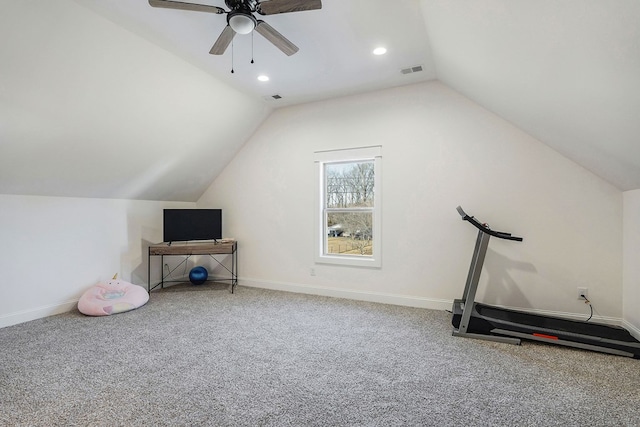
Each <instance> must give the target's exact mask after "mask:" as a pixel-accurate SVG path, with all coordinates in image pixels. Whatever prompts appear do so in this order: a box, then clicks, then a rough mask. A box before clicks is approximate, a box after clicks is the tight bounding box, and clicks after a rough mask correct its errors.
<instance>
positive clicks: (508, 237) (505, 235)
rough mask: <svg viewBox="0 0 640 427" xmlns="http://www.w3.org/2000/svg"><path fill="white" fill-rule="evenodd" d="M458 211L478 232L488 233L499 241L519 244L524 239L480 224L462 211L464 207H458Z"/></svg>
mask: <svg viewBox="0 0 640 427" xmlns="http://www.w3.org/2000/svg"><path fill="white" fill-rule="evenodd" d="M456 210H457V211H458V213H459V214H460V216H461V217H462V219H463V220H464V221H469V223H471V225H473V226H474V227H476V228H477V229H478V230H480V231H482V232H483V233H487V234H489V235H491V236H493V237H498V238H499V239H506V240H515V241H517V242H522V237H517V236H512V235H511V233H505V232H503V231H495V230H492V229H490V228H489V226H488V225H486V224H482V223H481V222H479V221H478V220H477V219H475V218H474V217H472V216H470V215H467V214H466V212H465V211H463V210H462V207H460V206H458V207H457V208H456Z"/></svg>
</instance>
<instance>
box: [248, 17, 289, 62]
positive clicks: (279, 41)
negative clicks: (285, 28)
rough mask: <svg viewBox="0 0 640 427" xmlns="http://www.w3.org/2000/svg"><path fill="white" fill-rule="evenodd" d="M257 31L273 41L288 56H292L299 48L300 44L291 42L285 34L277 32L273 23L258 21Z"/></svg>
mask: <svg viewBox="0 0 640 427" xmlns="http://www.w3.org/2000/svg"><path fill="white" fill-rule="evenodd" d="M256 31H257V32H258V33H260V35H261V36H262V37H264V38H265V39H267V40H269V41H270V42H271V43H273V45H274V46H275V47H277V48H278V49H280V50H281V51H283V52H284V53H285V54H286V55H287V56H291V55H293V54H294V53H296V52H297V51H298V50H299V49H298V46H296V45H295V44H293V43H291V42H290V41H289V40H287V38H286V37H285V36H283V35H282V34H280V33H279V32H277V31H276V30H275V29H274V28H273V27H272V26H271V25H269V24H267V23H266V22H264V21H258V25H256Z"/></svg>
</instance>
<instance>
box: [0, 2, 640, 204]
mask: <svg viewBox="0 0 640 427" xmlns="http://www.w3.org/2000/svg"><path fill="white" fill-rule="evenodd" d="M191 1H192V2H198V1H196V0H191ZM198 3H202V4H208V5H215V6H219V7H224V8H226V6H225V4H224V2H223V0H202V1H199V2H198ZM3 7H4V9H5V10H4V12H3V14H2V15H0V40H1V41H0V55H1V57H2V59H3V60H2V64H1V65H0V77H2V80H1V81H0V138H2V144H3V146H2V147H1V150H2V156H0V178H1V179H0V193H15V194H51V195H76V196H84V197H130V198H142V199H159V200H196V199H197V197H198V195H199V194H201V193H202V191H204V189H205V188H206V186H207V185H208V184H209V183H210V182H211V180H212V179H213V178H214V177H215V176H216V175H217V173H218V172H219V171H220V170H221V168H222V167H224V164H226V162H228V161H229V160H230V158H231V157H233V155H234V153H235V152H236V151H237V149H238V148H239V147H240V146H241V145H242V143H243V142H244V141H245V140H246V139H247V138H248V137H249V136H250V135H251V133H252V132H253V131H254V130H255V129H256V128H257V126H259V124H260V123H261V122H262V121H263V120H264V119H265V118H266V117H267V116H268V114H269V112H270V111H271V110H272V109H274V108H280V107H284V106H291V105H296V104H299V103H304V102H310V101H314V100H319V99H327V98H331V97H338V96H343V95H348V94H353V93H359V92H365V91H371V90H376V89H382V88H387V87H393V86H399V85H406V84H411V83H416V82H420V81H425V80H432V79H438V80H440V81H442V82H444V83H445V84H447V85H448V86H450V87H452V88H453V89H455V90H457V91H459V92H461V93H462V94H464V95H465V96H467V97H469V98H470V99H472V100H473V101H475V102H477V103H478V104H480V105H482V106H483V107H485V108H487V109H489V110H491V111H493V112H494V113H496V114H498V115H499V116H501V117H503V118H504V119H506V120H508V121H510V122H512V123H513V124H515V125H516V126H518V127H519V128H521V129H523V130H524V131H526V132H527V133H529V134H531V135H532V136H534V137H535V138H537V139H539V140H540V141H542V142H544V143H546V144H548V145H549V146H551V147H552V148H554V149H555V150H557V151H558V152H560V153H562V154H563V155H565V156H567V157H569V158H571V159H573V160H574V161H576V162H578V163H579V164H581V165H583V166H584V167H585V168H587V169H589V170H591V171H593V172H594V173H596V174H598V175H599V176H601V177H603V178H604V179H606V180H608V181H609V182H611V183H612V184H614V185H615V186H617V187H618V188H619V189H621V190H629V189H637V188H640V120H639V119H640V77H639V76H640V29H639V28H640V26H639V25H638V22H640V2H638V1H637V0H477V1H467V0H393V1H388V0H387V1H382V0H340V1H338V0H324V1H323V7H322V9H321V10H314V11H305V12H295V13H287V14H279V15H270V16H265V17H261V19H264V20H265V21H266V22H268V23H269V24H270V25H272V26H273V27H274V28H276V29H277V30H278V31H279V32H281V33H282V34H283V35H284V36H285V37H287V38H288V39H289V40H291V41H292V42H293V43H294V44H296V45H297V46H298V47H299V48H300V51H299V52H298V53H296V54H295V55H293V56H290V57H289V56H286V55H284V54H283V53H282V52H280V51H279V50H278V49H276V48H275V47H274V46H273V45H272V44H270V43H269V42H267V41H266V40H265V39H264V38H263V37H261V36H260V35H257V34H255V35H254V36H253V37H252V36H251V35H246V36H237V37H236V38H235V40H234V43H233V50H231V47H230V48H229V49H227V51H226V52H225V54H224V55H220V56H218V55H210V54H209V50H210V49H211V46H212V45H213V43H214V41H215V40H216V39H217V37H218V35H219V34H220V32H221V31H222V29H223V28H224V26H225V25H226V21H225V15H216V14H209V13H202V12H193V11H184V10H170V9H160V8H153V7H150V6H149V4H148V1H147V0H110V1H104V0H73V1H72V0H66V1H56V2H42V1H38V0H20V1H19V2H6V4H5V5H3ZM378 46H384V47H386V48H387V50H388V51H387V54H386V55H383V56H375V55H373V54H372V53H371V52H372V50H373V49H374V48H375V47H378ZM176 56H178V57H180V58H181V59H182V60H183V61H176V60H175V57H176ZM172 58H173V59H172ZM252 58H253V59H254V63H253V64H251V63H250V61H251V59H252ZM416 66H420V67H421V69H422V71H418V72H412V73H402V72H401V70H403V69H407V68H412V67H416ZM232 68H233V70H234V73H231V72H230V71H231V69H232ZM260 74H265V75H268V76H269V78H270V80H269V81H268V82H260V81H258V80H257V76H258V75H260ZM273 95H279V96H281V99H278V100H275V99H274V98H272V96H273ZM123 106H126V107H124V108H123ZM132 117H133V118H134V119H135V120H132ZM239 120H240V122H241V125H239V124H238V121H239ZM43 123H44V124H43ZM123 124H124V125H123ZM194 152H197V153H199V154H198V155H193V154H191V155H189V154H188V153H194ZM42 153H45V155H44V158H45V159H46V160H48V162H44V161H35V162H34V164H32V165H31V166H32V167H31V168H30V165H29V164H28V162H26V159H29V158H30V157H29V156H32V158H34V159H38V158H41V157H42V156H43V154H42ZM496 154H499V153H496ZM204 159H209V160H204ZM211 159H212V160H211ZM20 162H22V163H26V164H24V167H22V166H21V167H18V166H17V165H18V164H19V163H20ZM141 164H144V165H145V166H144V167H137V166H139V165H141ZM541 168H543V165H541ZM60 171H62V172H60ZM541 173H544V170H541ZM51 176H56V177H58V178H57V180H52V179H50V177H51ZM170 176H172V177H173V178H169V177H170ZM76 178H80V179H76ZM107 178H109V179H107ZM107 182H108V184H105V183H107ZM132 182H133V183H135V185H133V186H132V185H131V183H132ZM26 183H28V184H26ZM125 183H128V184H125ZM177 183H181V184H177ZM61 188H64V189H63V190H61ZM187 188H188V190H187Z"/></svg>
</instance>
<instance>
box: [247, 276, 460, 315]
mask: <svg viewBox="0 0 640 427" xmlns="http://www.w3.org/2000/svg"><path fill="white" fill-rule="evenodd" d="M238 284H239V285H241V286H247V287H252V288H262V289H271V290H275V291H286V292H295V293H299V294H309V295H321V296H327V297H334V298H346V299H352V300H358V301H368V302H377V303H382V304H392V305H402V306H406V307H418V308H428V309H431V310H451V306H452V304H453V301H451V300H443V299H434V298H423V297H414V296H407V295H396V294H388V293H382V292H365V291H356V290H353V289H343V288H331V287H327V286H314V285H303V284H298V283H285V282H274V281H271V280H260V279H250V278H241V279H239V280H238Z"/></svg>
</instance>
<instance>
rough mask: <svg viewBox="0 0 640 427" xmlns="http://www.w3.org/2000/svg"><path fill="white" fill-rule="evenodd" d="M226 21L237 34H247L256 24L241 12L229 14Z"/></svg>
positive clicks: (248, 15)
mask: <svg viewBox="0 0 640 427" xmlns="http://www.w3.org/2000/svg"><path fill="white" fill-rule="evenodd" d="M227 21H228V23H229V26H230V27H231V29H232V30H233V31H235V32H236V33H238V34H249V33H250V32H251V31H253V29H254V28H255V27H256V24H257V21H256V18H254V17H253V16H252V15H250V14H246V13H242V12H232V13H229V15H228V19H227Z"/></svg>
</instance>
